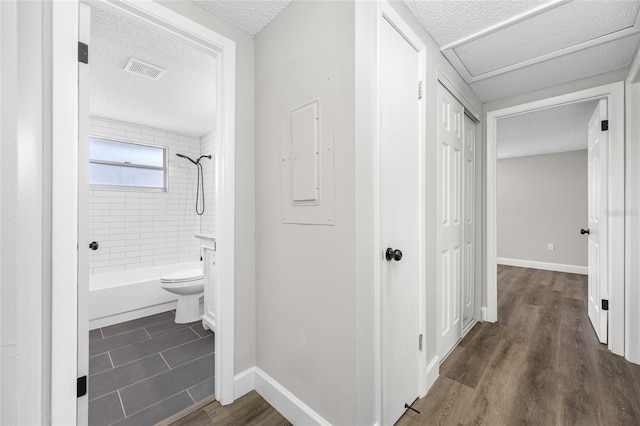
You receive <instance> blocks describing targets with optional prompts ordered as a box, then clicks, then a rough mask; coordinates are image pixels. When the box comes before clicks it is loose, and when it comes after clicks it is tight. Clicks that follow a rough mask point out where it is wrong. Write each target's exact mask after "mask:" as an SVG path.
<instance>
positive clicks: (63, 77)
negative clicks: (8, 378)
mask: <svg viewBox="0 0 640 426" xmlns="http://www.w3.org/2000/svg"><path fill="white" fill-rule="evenodd" d="M51 12H52V17H51V18H52V28H51V32H52V34H51V40H52V98H51V104H52V108H51V116H52V123H51V124H52V130H51V139H52V141H51V145H52V150H51V156H52V158H51V163H52V165H51V174H52V178H51V199H52V201H53V202H52V206H51V223H52V232H51V234H52V235H51V245H52V253H51V257H52V258H51V365H52V366H53V367H52V369H51V423H52V424H54V425H55V424H59V425H72V424H76V421H77V418H76V391H77V389H76V373H77V368H78V358H77V350H78V341H77V336H78V317H77V315H78V288H77V284H78V277H77V262H78V249H77V245H78V217H77V214H78V202H77V188H78V167H77V164H78V154H77V152H78V65H77V64H78V51H77V43H78V1H77V0H70V1H56V2H52V11H51Z"/></svg>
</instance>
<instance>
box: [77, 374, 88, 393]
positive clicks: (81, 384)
mask: <svg viewBox="0 0 640 426" xmlns="http://www.w3.org/2000/svg"><path fill="white" fill-rule="evenodd" d="M77 385H78V398H80V397H81V396H85V395H86V394H87V376H82V377H78V381H77Z"/></svg>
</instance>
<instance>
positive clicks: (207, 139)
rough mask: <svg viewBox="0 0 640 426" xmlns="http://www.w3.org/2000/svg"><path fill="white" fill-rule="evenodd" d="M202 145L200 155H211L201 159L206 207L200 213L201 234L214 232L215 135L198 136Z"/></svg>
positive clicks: (212, 233)
mask: <svg viewBox="0 0 640 426" xmlns="http://www.w3.org/2000/svg"><path fill="white" fill-rule="evenodd" d="M200 140H201V146H202V155H211V161H209V160H203V161H204V163H203V166H202V169H203V170H204V187H205V197H206V209H205V211H204V214H203V215H202V222H201V229H202V233H203V234H211V235H214V234H215V232H216V209H215V205H214V204H215V200H216V174H215V161H216V157H215V154H216V143H215V136H214V134H213V132H212V133H209V134H206V135H204V136H203V137H201V138H200Z"/></svg>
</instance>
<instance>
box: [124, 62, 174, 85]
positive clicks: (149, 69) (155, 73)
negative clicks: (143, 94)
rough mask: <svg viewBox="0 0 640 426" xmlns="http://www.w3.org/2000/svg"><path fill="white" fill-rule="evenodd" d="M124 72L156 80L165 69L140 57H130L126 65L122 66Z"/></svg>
mask: <svg viewBox="0 0 640 426" xmlns="http://www.w3.org/2000/svg"><path fill="white" fill-rule="evenodd" d="M124 70H125V71H126V72H129V73H131V74H135V75H139V76H140V77H144V78H148V79H150V80H155V81H158V80H160V77H162V74H163V73H164V71H165V69H164V68H160V67H157V66H155V65H151V64H150V63H148V62H144V61H141V60H140V59H136V58H131V59H129V62H127V65H126V66H125V67H124Z"/></svg>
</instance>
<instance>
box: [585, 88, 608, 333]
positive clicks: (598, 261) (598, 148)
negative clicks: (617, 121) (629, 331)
mask: <svg viewBox="0 0 640 426" xmlns="http://www.w3.org/2000/svg"><path fill="white" fill-rule="evenodd" d="M606 119H607V100H606V99H601V100H600V101H599V102H598V106H597V107H596V109H595V111H594V112H593V115H592V116H591V119H590V120H589V139H588V141H589V142H588V163H589V167H588V177H589V178H588V179H589V186H588V188H589V235H588V238H589V292H588V294H589V296H588V307H589V309H588V310H589V319H590V320H591V324H592V325H593V328H594V330H595V331H596V334H597V335H598V339H599V340H600V342H601V343H607V337H608V333H607V325H608V323H607V320H608V312H607V311H605V310H603V309H602V300H603V299H606V300H608V299H609V285H608V273H607V272H608V271H607V263H608V262H607V253H608V249H607V247H608V226H607V209H606V205H607V183H608V179H607V176H608V174H607V172H608V167H607V164H608V158H607V157H608V156H607V150H608V145H609V144H608V139H609V138H608V131H604V130H602V125H601V123H602V121H603V120H606Z"/></svg>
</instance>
